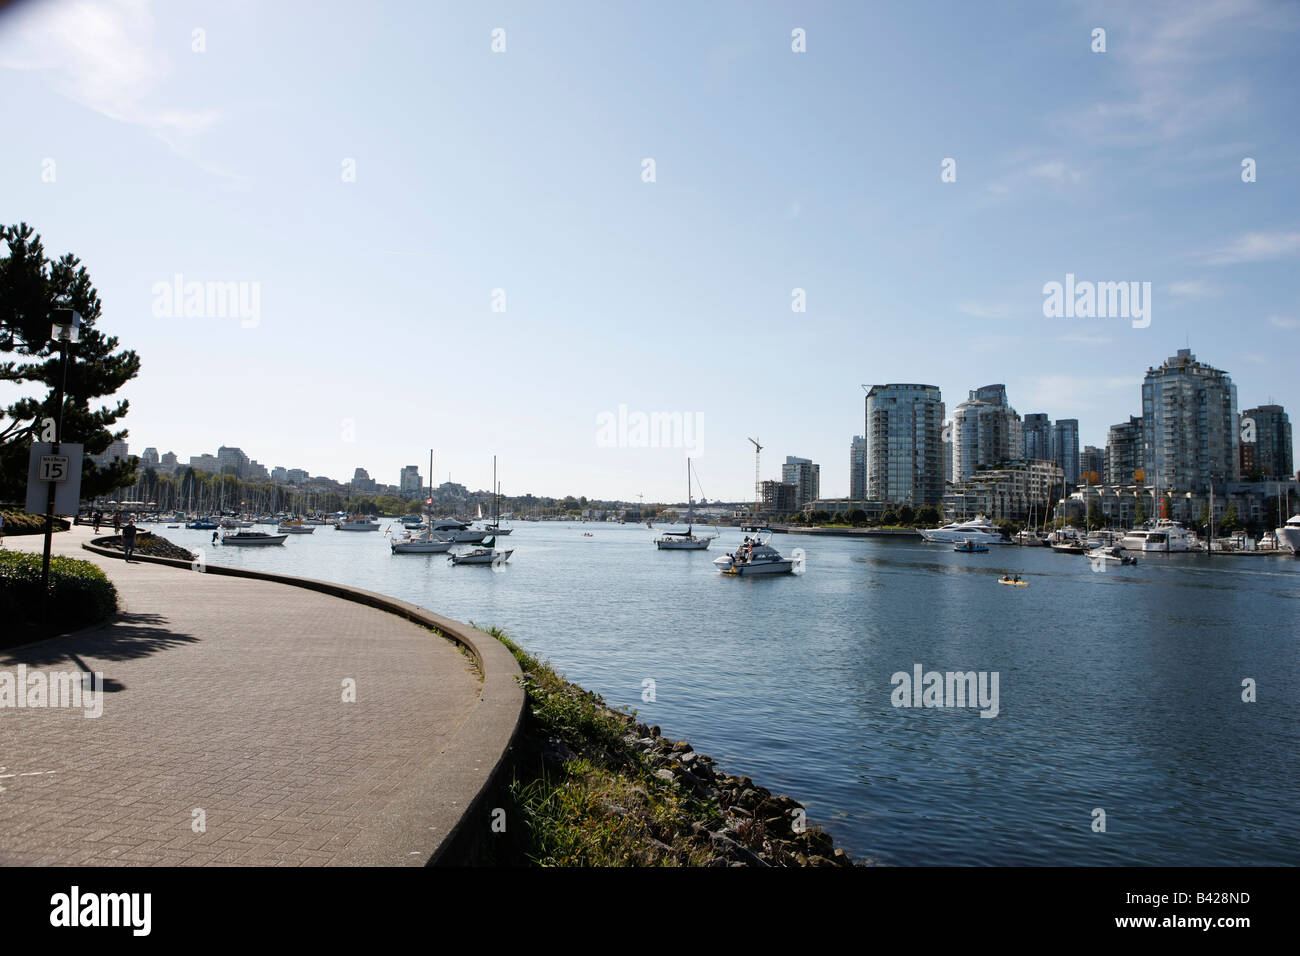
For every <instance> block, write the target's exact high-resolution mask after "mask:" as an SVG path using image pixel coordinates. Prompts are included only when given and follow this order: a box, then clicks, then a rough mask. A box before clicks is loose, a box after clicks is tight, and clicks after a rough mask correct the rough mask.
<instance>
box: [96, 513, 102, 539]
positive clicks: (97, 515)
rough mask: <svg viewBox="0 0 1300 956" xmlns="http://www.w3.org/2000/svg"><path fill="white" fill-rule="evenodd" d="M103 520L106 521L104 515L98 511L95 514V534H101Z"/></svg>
mask: <svg viewBox="0 0 1300 956" xmlns="http://www.w3.org/2000/svg"><path fill="white" fill-rule="evenodd" d="M103 520H104V513H103V512H102V511H96V512H95V534H99V523H100V522H101V521H103Z"/></svg>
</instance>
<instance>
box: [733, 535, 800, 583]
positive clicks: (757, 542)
mask: <svg viewBox="0 0 1300 956" xmlns="http://www.w3.org/2000/svg"><path fill="white" fill-rule="evenodd" d="M764 533H766V534H767V535H768V538H767V539H765V538H763V537H762V535H763V534H764ZM771 534H772V532H770V531H767V532H759V533H758V534H757V535H756V536H755V537H753V538H748V537H746V538H745V543H744V544H742V545H741V546H740V547H739V548H737V549H736V550H735V551H734V552H732V553H730V554H724V555H723V556H722V557H720V558H714V559H713V564H714V566H715V567H716V568H717V569H718V570H719V571H721V572H722V573H723V574H731V575H746V574H790V573H792V572H793V571H794V561H793V560H792V559H790V558H785V557H782V556H781V554H780V552H778V551H777V550H776V548H773V547H772V546H771V545H769V544H768V543H767V542H768V540H770V538H771Z"/></svg>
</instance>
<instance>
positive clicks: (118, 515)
mask: <svg viewBox="0 0 1300 956" xmlns="http://www.w3.org/2000/svg"><path fill="white" fill-rule="evenodd" d="M113 530H114V531H116V532H117V533H118V534H121V533H122V512H120V511H114V512H113Z"/></svg>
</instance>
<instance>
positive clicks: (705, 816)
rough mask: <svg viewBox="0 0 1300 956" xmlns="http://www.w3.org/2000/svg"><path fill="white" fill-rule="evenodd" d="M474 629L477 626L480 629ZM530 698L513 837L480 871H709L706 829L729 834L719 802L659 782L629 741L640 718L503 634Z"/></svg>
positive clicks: (488, 851)
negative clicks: (491, 867)
mask: <svg viewBox="0 0 1300 956" xmlns="http://www.w3.org/2000/svg"><path fill="white" fill-rule="evenodd" d="M472 623H473V622H471V624H472ZM484 630H486V631H487V633H489V634H491V635H492V636H493V637H495V638H496V639H497V640H499V641H501V643H503V644H504V645H505V646H506V647H507V648H508V649H509V650H510V652H511V653H512V654H513V655H514V657H515V660H516V661H518V662H519V667H520V670H522V671H523V685H524V690H525V693H526V695H527V705H526V715H525V722H524V729H523V733H522V735H521V740H520V741H519V744H518V746H517V747H516V749H515V753H514V755H513V758H514V759H513V766H512V767H511V772H510V780H509V783H508V785H507V786H506V787H505V788H504V790H505V792H504V793H502V794H500V795H499V796H500V803H499V804H498V805H500V806H502V807H503V808H504V809H505V811H506V816H505V819H506V821H507V823H506V832H505V833H504V834H497V835H495V836H494V838H493V841H492V842H490V843H488V844H486V845H485V846H483V847H481V848H480V849H479V851H478V852H477V853H476V854H475V856H476V858H475V859H473V860H472V861H471V862H475V863H490V864H498V865H500V864H505V865H512V864H513V865H534V866H701V865H704V864H706V863H708V862H709V860H710V859H712V858H713V855H714V854H713V852H712V850H711V849H710V847H709V844H708V842H707V838H705V839H701V838H699V837H698V836H697V835H696V833H695V831H694V830H693V829H692V827H693V824H695V823H696V822H704V823H705V824H706V825H709V824H713V825H714V826H715V827H716V826H718V825H721V822H722V820H721V816H720V814H719V812H718V809H717V807H716V806H715V805H714V804H713V803H712V802H705V801H702V800H700V799H699V798H697V797H695V796H694V795H693V794H691V793H689V792H687V791H686V790H685V789H684V788H681V787H679V786H678V785H676V784H674V783H668V782H667V781H664V780H661V779H660V778H658V777H656V776H654V773H653V770H652V768H651V766H650V764H649V762H648V760H647V759H646V758H645V756H644V755H643V754H642V753H641V751H639V750H637V749H636V748H635V747H634V746H632V744H631V743H630V741H629V740H628V737H629V735H632V736H635V729H634V728H635V714H634V713H623V712H620V711H615V710H612V709H611V708H610V707H608V706H607V705H606V704H605V702H604V700H603V699H602V698H601V697H600V696H599V695H597V694H593V693H591V692H590V691H587V690H584V689H583V688H581V687H579V686H577V685H576V684H573V683H570V682H569V681H567V680H565V679H564V677H563V676H562V675H560V674H559V673H557V672H556V671H555V670H554V669H553V668H552V667H550V666H549V665H548V664H546V663H544V662H542V661H541V660H539V659H538V658H537V657H535V656H533V655H532V654H529V653H528V652H527V651H525V650H524V649H523V648H521V647H520V646H519V645H518V644H516V643H515V642H514V641H512V640H511V639H510V638H509V637H508V636H507V635H506V634H504V633H503V632H502V631H501V630H500V629H499V628H495V627H492V628H485V629H484Z"/></svg>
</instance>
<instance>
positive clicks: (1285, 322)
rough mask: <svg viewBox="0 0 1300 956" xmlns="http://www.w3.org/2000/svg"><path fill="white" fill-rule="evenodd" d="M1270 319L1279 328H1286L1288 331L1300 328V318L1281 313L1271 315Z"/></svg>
mask: <svg viewBox="0 0 1300 956" xmlns="http://www.w3.org/2000/svg"><path fill="white" fill-rule="evenodd" d="M1268 321H1269V323H1270V324H1272V325H1274V326H1276V327H1277V328H1279V329H1286V330H1287V331H1288V332H1289V331H1291V330H1292V329H1300V319H1293V318H1290V317H1286V316H1281V315H1270V316H1269V317H1268Z"/></svg>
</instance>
